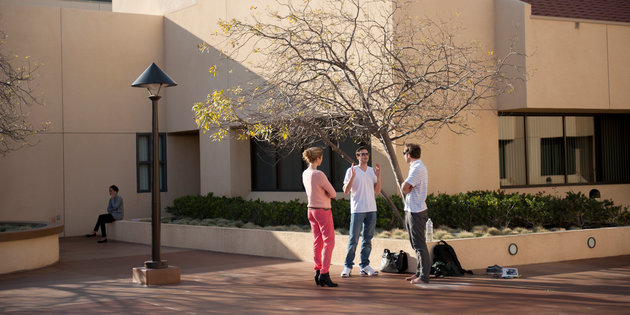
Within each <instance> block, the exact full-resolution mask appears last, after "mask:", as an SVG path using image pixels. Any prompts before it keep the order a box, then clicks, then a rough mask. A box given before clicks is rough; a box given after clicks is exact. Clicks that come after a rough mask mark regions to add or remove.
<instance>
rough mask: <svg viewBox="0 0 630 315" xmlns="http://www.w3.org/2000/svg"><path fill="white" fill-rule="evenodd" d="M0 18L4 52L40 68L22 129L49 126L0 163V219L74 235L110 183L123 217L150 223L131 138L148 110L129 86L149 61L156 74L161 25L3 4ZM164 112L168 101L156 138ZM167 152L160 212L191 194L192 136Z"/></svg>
mask: <svg viewBox="0 0 630 315" xmlns="http://www.w3.org/2000/svg"><path fill="white" fill-rule="evenodd" d="M0 15H1V19H0V27H1V29H2V30H4V31H5V32H6V33H7V35H9V40H7V42H6V49H7V50H8V51H10V52H12V53H17V54H19V55H20V56H26V55H29V56H30V60H31V62H40V63H43V65H42V66H41V67H40V69H39V70H38V72H37V74H38V77H37V78H36V80H35V81H34V83H35V84H34V87H35V94H36V95H37V96H38V97H40V99H41V100H43V102H44V103H45V106H44V107H39V106H31V107H28V108H27V109H28V110H29V111H30V112H31V113H32V114H31V115H30V119H31V120H32V121H34V122H40V121H49V122H50V123H51V126H50V128H49V130H48V131H47V132H46V133H44V134H42V135H40V136H37V137H35V138H34V139H33V141H32V144H33V146H29V147H25V148H23V149H21V150H19V151H17V152H13V153H10V154H9V155H7V156H6V157H1V158H0V159H1V161H2V162H1V163H0V177H1V178H2V179H3V180H2V181H0V198H1V199H2V200H4V202H2V203H1V204H0V219H4V220H37V221H57V220H58V221H61V222H64V223H65V225H66V229H65V235H80V234H83V233H86V231H88V230H90V229H91V228H92V227H93V225H94V222H95V220H96V216H97V214H100V213H102V212H103V211H104V209H105V208H106V206H107V201H108V197H109V196H108V193H107V187H108V186H109V185H112V184H116V185H118V187H119V188H120V195H121V196H123V198H124V202H125V214H126V216H127V217H147V216H150V207H151V194H150V193H137V192H136V134H137V133H150V132H151V103H150V101H149V100H148V99H147V97H146V96H147V94H146V91H144V90H142V89H134V88H131V87H130V84H131V82H133V80H135V79H136V78H137V77H138V75H140V73H142V71H144V69H145V68H146V67H147V66H148V65H149V64H150V63H151V62H156V63H157V64H160V65H163V62H164V57H163V56H164V47H163V40H164V39H163V27H164V26H163V17H161V16H146V15H135V14H122V13H111V12H103V11H86V10H76V9H67V8H55V7H53V6H21V5H7V4H6V2H3V1H0ZM131 30H132V31H131ZM175 79H176V81H177V78H175ZM163 93H164V94H166V95H167V94H168V90H166V91H163ZM167 104H168V96H167V97H165V98H163V99H162V100H161V101H160V126H161V128H160V130H161V131H162V132H165V131H166V130H167V128H166V127H167V123H166V119H165V118H166V106H167ZM167 147H168V148H169V159H172V161H171V160H169V161H168V162H169V163H171V162H172V164H173V165H169V166H167V167H169V168H170V167H173V169H174V170H176V171H177V173H175V174H173V175H172V176H171V177H169V180H174V181H176V183H177V184H171V185H169V186H170V187H173V188H171V190H169V192H166V193H162V199H163V200H164V201H163V202H162V206H163V207H164V206H166V205H168V203H170V202H171V201H172V199H173V198H175V197H176V196H181V195H187V194H195V193H198V192H199V180H198V179H197V178H198V177H199V175H198V174H199V167H198V165H199V161H198V159H199V153H198V151H199V148H198V136H197V135H188V136H180V137H178V136H173V139H170V138H169V145H167ZM171 148H172V149H174V150H177V152H176V153H173V152H170V149H171ZM195 176H196V177H197V178H195Z"/></svg>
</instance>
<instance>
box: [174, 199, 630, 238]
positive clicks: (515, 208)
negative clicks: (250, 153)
mask: <svg viewBox="0 0 630 315" xmlns="http://www.w3.org/2000/svg"><path fill="white" fill-rule="evenodd" d="M392 199H393V201H394V202H395V203H396V204H397V206H398V207H399V208H400V209H402V200H401V199H400V198H399V197H397V196H392ZM377 206H378V212H377V224H376V225H377V233H376V236H377V237H390V238H401V239H405V238H407V233H406V232H405V231H404V229H403V226H402V222H400V221H399V220H398V219H397V218H396V216H395V215H394V213H393V210H392V208H391V207H390V206H389V204H388V203H387V201H386V200H385V199H384V198H382V197H379V198H377ZM427 206H428V207H429V210H430V212H429V215H430V217H431V220H432V221H433V222H434V223H433V224H434V226H436V227H437V228H436V229H435V231H434V238H435V239H449V238H466V237H480V236H493V235H513V234H523V233H536V232H545V231H557V230H566V229H581V228H597V227H607V226H619V225H628V224H629V223H630V212H628V211H627V210H628V209H627V208H624V207H622V206H618V205H615V204H614V203H613V202H612V201H610V200H597V199H592V198H588V197H587V196H585V195H584V194H582V193H579V192H578V193H574V192H568V193H567V194H566V195H565V196H564V197H556V196H552V195H545V194H542V193H539V194H535V195H532V194H518V193H505V192H503V191H473V192H467V193H460V194H455V195H448V194H437V195H435V194H431V195H429V196H428V197H427ZM305 209H306V204H305V203H304V202H301V201H299V200H293V201H289V202H278V201H273V202H265V201H261V200H244V199H242V198H240V197H232V198H228V197H218V196H214V195H213V194H212V193H209V194H208V195H205V196H201V195H195V196H185V197H181V198H177V199H175V201H174V203H173V205H172V206H169V207H167V208H166V212H167V213H168V214H169V216H168V217H165V218H163V223H177V224H192V225H209V226H224V227H239V228H254V229H267V230H281V231H305V232H306V231H309V229H310V227H309V223H308V219H307V217H306V210H305ZM332 211H333V219H334V222H335V226H336V227H337V229H336V231H337V233H339V234H347V227H348V226H349V224H350V204H349V201H348V200H346V199H339V200H333V201H332Z"/></svg>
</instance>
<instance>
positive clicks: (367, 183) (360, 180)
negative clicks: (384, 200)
mask: <svg viewBox="0 0 630 315" xmlns="http://www.w3.org/2000/svg"><path fill="white" fill-rule="evenodd" d="M354 169H355V173H356V175H355V176H354V181H353V182H352V187H351V188H350V212H351V213H360V212H372V211H376V199H375V198H374V184H376V183H377V182H378V179H377V178H376V174H375V173H374V170H373V169H372V168H371V167H369V166H368V167H367V169H366V170H365V172H364V171H363V170H362V169H361V167H359V166H358V165H356V166H355V167H354ZM351 177H352V173H351V171H350V168H348V170H347V171H346V177H345V178H344V179H343V184H344V185H346V184H347V183H348V182H350V178H351Z"/></svg>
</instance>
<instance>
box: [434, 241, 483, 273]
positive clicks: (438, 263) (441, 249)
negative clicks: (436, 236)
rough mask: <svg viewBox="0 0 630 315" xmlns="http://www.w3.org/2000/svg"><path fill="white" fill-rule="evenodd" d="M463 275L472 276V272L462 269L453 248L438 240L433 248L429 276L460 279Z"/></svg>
mask: <svg viewBox="0 0 630 315" xmlns="http://www.w3.org/2000/svg"><path fill="white" fill-rule="evenodd" d="M465 273H467V274H471V275H472V274H473V273H472V271H470V270H466V269H464V268H462V265H461V264H460V263H459V260H458V259H457V255H456V254H455V250H454V249H453V247H451V245H448V244H446V242H445V241H443V240H440V241H439V242H438V243H437V244H436V245H435V247H433V265H432V266H431V274H432V275H435V276H437V277H445V276H447V277H461V276H463V275H464V274H465Z"/></svg>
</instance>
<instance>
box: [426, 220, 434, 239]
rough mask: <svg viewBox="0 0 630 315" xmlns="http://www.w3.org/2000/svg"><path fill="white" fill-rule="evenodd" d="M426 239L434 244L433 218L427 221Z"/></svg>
mask: <svg viewBox="0 0 630 315" xmlns="http://www.w3.org/2000/svg"><path fill="white" fill-rule="evenodd" d="M426 239H427V242H433V222H432V221H431V218H429V219H428V220H427V226H426Z"/></svg>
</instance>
